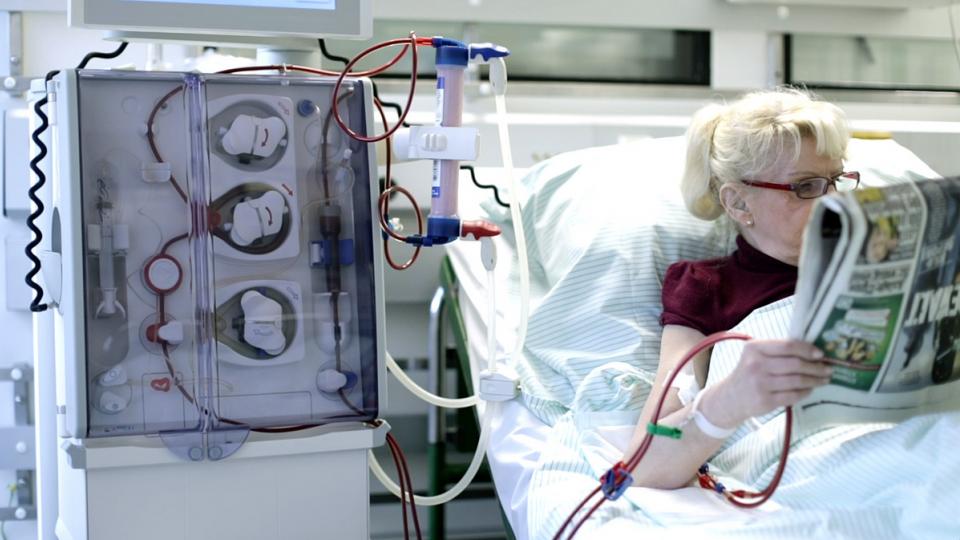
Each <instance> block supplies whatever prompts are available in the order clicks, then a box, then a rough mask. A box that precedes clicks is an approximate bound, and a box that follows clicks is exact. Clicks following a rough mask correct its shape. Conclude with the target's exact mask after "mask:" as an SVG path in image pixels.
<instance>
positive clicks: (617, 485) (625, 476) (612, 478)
mask: <svg viewBox="0 0 960 540" xmlns="http://www.w3.org/2000/svg"><path fill="white" fill-rule="evenodd" d="M631 485H633V476H632V475H631V474H630V472H629V471H627V467H626V465H624V464H623V462H622V461H620V462H618V463H617V464H616V465H614V466H613V467H611V468H610V470H608V471H607V472H605V473H603V476H601V477H600V490H601V491H603V496H604V497H606V498H607V500H610V501H615V500H617V499H619V498H620V496H621V495H623V492H624V491H626V490H627V488H628V487H630V486H631Z"/></svg>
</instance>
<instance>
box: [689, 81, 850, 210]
mask: <svg viewBox="0 0 960 540" xmlns="http://www.w3.org/2000/svg"><path fill="white" fill-rule="evenodd" d="M804 137H812V138H813V139H814V140H815V141H816V143H817V147H816V151H817V154H818V155H821V156H827V157H829V158H831V159H843V158H844V157H845V155H846V149H847V142H848V141H849V139H850V132H849V129H848V127H847V120H846V115H844V113H843V111H842V110H840V108H839V107H837V106H835V105H833V104H831V103H827V102H826V101H821V100H819V98H817V96H815V95H814V94H812V93H810V92H807V91H805V90H796V89H792V88H777V89H775V90H765V91H760V92H753V93H750V94H747V95H746V96H744V97H742V98H741V99H739V100H737V101H735V102H733V103H731V104H729V105H719V104H712V105H707V106H706V107H703V108H702V109H700V110H699V111H697V113H696V114H694V116H693V121H692V122H691V124H690V127H689V128H688V129H687V161H686V166H685V168H684V172H683V180H682V181H681V184H680V189H681V191H682V192H683V200H684V202H685V203H686V205H687V208H688V209H689V210H690V213H692V214H693V215H695V216H697V217H698V218H701V219H705V220H712V219H716V218H718V217H719V216H721V215H722V214H723V213H724V211H723V206H722V205H721V204H720V199H719V195H718V193H719V190H720V186H722V185H723V184H726V183H728V182H739V181H740V180H742V179H744V178H751V177H754V176H755V175H758V174H760V173H762V172H765V171H768V170H769V169H770V168H771V167H773V166H774V165H775V164H777V163H778V162H780V160H781V159H783V158H784V157H786V156H790V157H792V159H793V161H796V160H797V159H799V157H800V145H801V142H802V140H803V138H804Z"/></svg>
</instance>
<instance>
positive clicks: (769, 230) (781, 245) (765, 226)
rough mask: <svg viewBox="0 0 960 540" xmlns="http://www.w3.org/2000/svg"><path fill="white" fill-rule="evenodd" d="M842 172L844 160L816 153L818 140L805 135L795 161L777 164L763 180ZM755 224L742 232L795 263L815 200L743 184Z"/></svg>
mask: <svg viewBox="0 0 960 540" xmlns="http://www.w3.org/2000/svg"><path fill="white" fill-rule="evenodd" d="M841 172H843V162H842V161H840V160H839V159H831V158H829V157H826V156H821V155H817V152H816V142H815V141H814V140H812V139H809V138H804V139H803V141H802V143H801V147H800V157H799V159H797V161H796V162H794V163H790V162H789V161H786V162H785V163H778V164H775V165H774V166H773V167H771V170H770V171H768V173H767V175H765V177H764V178H755V179H752V180H761V181H767V182H775V183H777V184H792V183H794V182H797V181H799V180H803V179H806V178H813V177H817V176H819V177H823V178H833V177H834V176H836V175H838V174H840V173H841ZM743 187H744V188H746V189H745V199H746V202H747V206H748V208H749V209H750V212H751V214H752V217H753V226H750V227H746V228H745V229H744V231H743V235H744V238H746V240H747V241H748V242H750V243H751V244H752V245H753V246H754V247H756V248H757V249H759V250H760V251H762V252H764V253H766V254H767V255H770V256H771V257H773V258H775V259H778V260H781V261H783V262H786V263H789V264H793V265H796V264H797V263H798V261H799V258H800V245H801V242H802V238H803V229H804V227H805V226H806V224H807V220H808V219H809V217H810V209H811V208H812V207H813V203H814V202H815V201H816V199H800V198H799V197H797V196H796V195H794V194H793V192H792V191H780V190H775V189H768V188H761V187H754V186H746V185H744V186H743Z"/></svg>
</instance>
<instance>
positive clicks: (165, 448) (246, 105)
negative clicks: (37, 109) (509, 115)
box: [41, 70, 387, 540]
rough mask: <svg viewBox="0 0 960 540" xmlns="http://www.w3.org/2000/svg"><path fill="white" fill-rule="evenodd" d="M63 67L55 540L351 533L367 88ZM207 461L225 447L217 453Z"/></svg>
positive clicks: (359, 400)
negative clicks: (360, 137)
mask: <svg viewBox="0 0 960 540" xmlns="http://www.w3.org/2000/svg"><path fill="white" fill-rule="evenodd" d="M333 92H334V81H333V80H332V79H318V78H306V77H298V76H291V75H289V74H282V75H201V74H182V73H181V74H174V73H147V72H118V71H96V70H79V71H76V70H74V71H64V72H62V73H60V74H59V75H57V76H56V77H54V78H53V79H52V80H51V81H50V82H49V83H48V86H47V95H48V99H49V105H48V112H49V113H50V124H51V128H50V129H51V130H52V137H51V141H52V144H51V146H52V149H51V151H52V159H51V161H50V163H51V164H52V167H53V175H52V176H53V178H52V181H53V184H52V189H51V190H50V191H51V194H50V198H49V200H47V201H45V202H46V204H47V205H48V208H47V209H46V210H45V214H44V216H45V218H44V221H45V222H46V224H47V226H46V227H45V230H44V231H43V232H44V236H45V238H44V240H43V244H42V246H41V250H42V251H43V253H41V255H42V257H41V258H42V259H43V261H44V262H43V267H42V272H43V276H44V281H45V283H46V285H47V288H48V291H47V293H48V295H49V297H50V298H52V300H53V302H54V304H55V306H56V307H55V308H54V310H53V311H54V325H55V335H56V339H55V356H56V363H57V371H58V380H57V406H58V430H59V434H60V436H61V447H60V451H59V458H58V459H59V461H60V466H59V467H58V469H59V484H60V485H59V494H60V495H59V497H60V501H59V514H60V515H59V518H58V522H57V535H58V536H59V537H60V538H64V539H67V538H76V539H80V538H91V539H96V540H109V539H114V538H115V539H130V538H137V539H139V540H149V539H158V540H159V539H161V538H163V539H168V538H184V539H198V540H199V539H212V538H231V539H245V538H250V539H254V538H256V539H263V538H282V539H296V538H321V537H322V538H366V537H368V535H369V533H368V513H369V506H368V505H369V502H368V484H367V478H368V475H367V450H368V449H370V448H372V447H374V446H378V445H380V444H382V443H383V439H384V435H385V432H386V429H387V426H386V425H383V424H378V423H375V422H374V420H375V419H376V418H377V415H378V407H379V405H380V401H381V399H382V397H383V395H384V385H385V382H384V381H385V373H384V362H383V355H384V344H383V341H382V336H383V335H384V333H383V324H384V321H383V313H384V307H383V306H384V304H383V297H382V269H381V257H380V254H379V251H378V250H379V241H380V232H379V230H378V226H377V218H376V215H377V214H376V212H377V210H376V197H377V194H378V189H377V184H376V182H377V174H376V159H375V156H374V146H373V145H367V144H363V143H358V142H355V141H353V140H352V139H350V138H349V137H347V136H346V135H345V134H344V133H343V132H342V130H341V129H340V128H339V127H338V126H337V124H336V122H334V121H332V110H331V106H332V105H331V104H334V103H335V104H336V106H337V107H338V108H339V109H338V110H339V113H340V116H341V118H342V119H343V121H344V122H345V123H346V125H347V126H349V127H350V129H351V130H353V131H355V132H357V133H360V134H367V133H372V125H373V118H372V106H371V103H372V101H371V100H372V89H371V86H370V83H369V81H366V80H350V79H348V80H346V81H345V82H344V83H343V84H342V86H341V88H340V92H339V95H337V96H333ZM228 457H229V459H226V458H228Z"/></svg>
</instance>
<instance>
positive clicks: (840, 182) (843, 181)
mask: <svg viewBox="0 0 960 540" xmlns="http://www.w3.org/2000/svg"><path fill="white" fill-rule="evenodd" d="M740 181H741V182H743V183H744V184H746V185H748V186H753V187H760V188H766V189H777V190H780V191H792V192H793V194H794V195H796V196H797V197H799V198H801V199H816V198H817V197H821V196H823V195H826V194H827V191H829V190H830V186H833V187H834V188H835V189H836V190H837V191H839V192H845V191H853V190H855V189H857V188H858V187H859V186H860V173H859V172H857V171H850V172H844V173H840V174H838V175H837V176H834V177H833V178H823V177H819V176H817V177H813V178H804V179H803V180H799V181H797V182H793V183H790V184H776V183H774V182H760V181H757V180H740Z"/></svg>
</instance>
